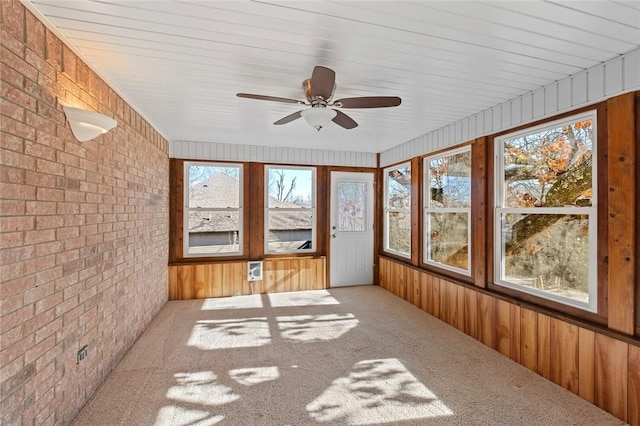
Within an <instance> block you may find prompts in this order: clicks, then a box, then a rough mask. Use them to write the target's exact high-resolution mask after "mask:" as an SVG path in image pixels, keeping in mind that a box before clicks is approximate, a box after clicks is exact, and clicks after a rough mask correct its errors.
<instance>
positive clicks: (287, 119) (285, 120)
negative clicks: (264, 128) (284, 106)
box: [273, 111, 302, 126]
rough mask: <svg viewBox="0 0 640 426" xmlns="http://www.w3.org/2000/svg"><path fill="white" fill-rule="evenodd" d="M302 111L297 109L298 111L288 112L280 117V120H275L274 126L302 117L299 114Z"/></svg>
mask: <svg viewBox="0 0 640 426" xmlns="http://www.w3.org/2000/svg"><path fill="white" fill-rule="evenodd" d="M301 112H302V111H298V112H294V113H293V114H289V115H287V116H286V117H283V118H281V119H280V120H278V121H276V122H275V123H273V124H275V125H276V126H279V125H281V124H287V123H290V122H292V121H293V120H297V119H298V118H300V117H302V114H301Z"/></svg>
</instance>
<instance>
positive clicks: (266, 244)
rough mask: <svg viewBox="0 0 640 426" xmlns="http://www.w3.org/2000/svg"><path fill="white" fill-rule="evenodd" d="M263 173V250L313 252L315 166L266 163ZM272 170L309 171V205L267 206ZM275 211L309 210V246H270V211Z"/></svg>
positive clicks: (314, 245) (315, 236) (274, 252)
mask: <svg viewBox="0 0 640 426" xmlns="http://www.w3.org/2000/svg"><path fill="white" fill-rule="evenodd" d="M264 170H265V173H264V179H265V185H264V187H265V191H264V192H265V195H264V199H265V202H264V205H265V209H264V251H265V253H270V254H282V253H310V252H315V251H316V250H317V216H316V199H317V191H316V188H317V179H316V176H317V172H316V170H317V169H316V167H298V166H286V165H282V166H274V165H266V166H265V168H264ZM272 170H283V171H285V172H286V171H288V170H291V171H309V172H311V188H310V191H311V194H310V195H311V207H299V208H294V207H269V184H270V181H269V175H270V172H271V171H272ZM273 212H275V213H277V212H301V213H303V212H309V213H310V214H311V246H310V247H309V248H303V249H300V248H296V249H290V248H278V249H274V248H272V247H270V244H269V243H270V235H271V232H272V229H271V225H270V218H271V213H273Z"/></svg>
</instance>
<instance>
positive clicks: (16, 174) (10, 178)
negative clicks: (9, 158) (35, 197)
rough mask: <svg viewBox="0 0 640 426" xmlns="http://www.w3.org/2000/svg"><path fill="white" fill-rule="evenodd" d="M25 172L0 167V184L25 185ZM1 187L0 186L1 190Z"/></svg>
mask: <svg viewBox="0 0 640 426" xmlns="http://www.w3.org/2000/svg"><path fill="white" fill-rule="evenodd" d="M24 172H25V171H24V170H22V169H18V168H14V167H6V166H4V167H0V182H7V183H25V182H24V177H25V173H24ZM1 188H2V186H0V190H1Z"/></svg>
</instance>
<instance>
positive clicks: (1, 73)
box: [0, 67, 25, 90]
mask: <svg viewBox="0 0 640 426" xmlns="http://www.w3.org/2000/svg"><path fill="white" fill-rule="evenodd" d="M0 78H1V79H2V83H3V84H8V85H11V86H13V87H15V88H17V89H19V90H24V81H25V79H24V77H23V76H22V74H20V73H19V72H18V71H16V70H14V69H13V68H9V67H0Z"/></svg>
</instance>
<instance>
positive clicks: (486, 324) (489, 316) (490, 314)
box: [478, 293, 496, 349]
mask: <svg viewBox="0 0 640 426" xmlns="http://www.w3.org/2000/svg"><path fill="white" fill-rule="evenodd" d="M495 330H496V311H495V299H494V298H493V297H491V296H489V295H487V294H480V293H479V294H478V340H480V341H481V342H482V343H484V344H485V345H487V346H489V347H490V348H494V349H495V347H496V344H495V335H496V334H495Z"/></svg>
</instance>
